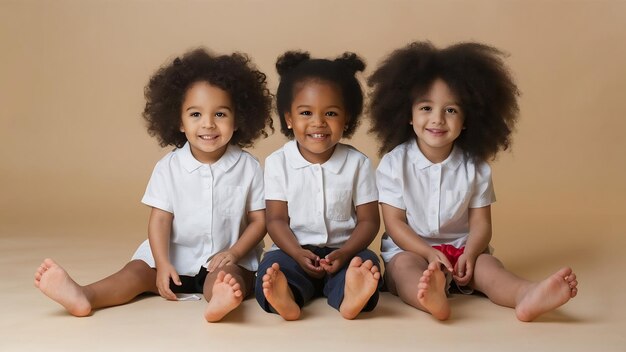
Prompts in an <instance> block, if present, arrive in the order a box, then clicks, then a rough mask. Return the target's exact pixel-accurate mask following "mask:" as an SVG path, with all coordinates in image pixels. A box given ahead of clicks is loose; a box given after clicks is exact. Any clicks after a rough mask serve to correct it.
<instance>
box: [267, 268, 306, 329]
mask: <svg viewBox="0 0 626 352" xmlns="http://www.w3.org/2000/svg"><path fill="white" fill-rule="evenodd" d="M263 295H265V298H266V299H267V301H268V302H269V304H271V305H272V307H273V308H274V310H275V311H276V313H278V314H280V316H281V317H283V319H285V320H296V319H298V318H299V317H300V307H299V306H298V304H297V303H296V301H295V299H294V297H293V292H291V288H289V284H288V283H287V278H286V277H285V274H283V273H282V272H281V271H280V266H279V265H278V263H274V264H272V266H271V267H269V268H267V271H266V272H265V275H263Z"/></svg>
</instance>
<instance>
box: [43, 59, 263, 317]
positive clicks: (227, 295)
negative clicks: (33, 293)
mask: <svg viewBox="0 0 626 352" xmlns="http://www.w3.org/2000/svg"><path fill="white" fill-rule="evenodd" d="M145 95H146V106H145V109H144V113H143V116H144V118H145V119H146V121H147V125H148V132H149V133H150V134H151V135H153V136H157V138H158V140H159V143H160V145H161V146H163V147H165V146H169V145H172V146H175V147H176V149H175V150H173V151H172V152H170V153H168V154H167V155H166V156H165V157H163V158H162V159H161V160H160V161H159V162H158V163H157V165H156V167H155V168H154V171H153V173H152V177H151V178H150V181H149V183H148V187H147V189H146V193H145V195H144V197H143V199H142V202H143V203H144V204H146V205H148V206H150V207H151V208H152V210H151V213H150V220H149V222H148V240H146V241H145V242H144V243H143V244H141V246H139V248H138V249H137V251H136V252H135V254H134V255H133V257H132V259H131V261H130V262H129V263H128V264H126V266H124V267H123V268H122V269H121V270H120V271H118V272H116V273H114V274H112V275H111V276H108V277H106V278H104V279H102V280H100V281H97V282H94V283H92V284H89V285H86V286H81V285H79V284H77V283H76V282H75V281H74V280H72V278H71V277H70V276H69V275H68V274H67V272H66V271H65V270H64V269H63V268H62V267H61V266H59V265H58V264H57V263H55V262H54V261H53V260H51V259H45V260H44V261H43V263H42V264H41V266H40V267H39V268H38V269H37V271H36V272H35V286H37V287H38V288H39V289H40V290H41V291H42V292H43V293H44V294H46V295H47V296H48V297H50V298H51V299H52V300H54V301H56V302H58V303H59V304H61V305H62V306H63V307H64V308H65V309H66V310H67V311H68V312H69V313H70V314H72V315H75V316H86V315H89V314H90V313H91V311H92V310H94V309H98V308H103V307H110V306H116V305H120V304H124V303H127V302H130V301H131V300H132V299H133V298H135V297H136V296H137V295H139V294H141V293H144V292H151V293H155V294H160V295H161V296H163V297H164V298H166V299H168V300H176V299H177V297H176V294H177V293H194V292H199V293H203V294H204V297H205V298H206V300H207V301H208V305H207V307H206V310H205V312H204V316H205V318H206V320H207V321H210V322H214V321H219V320H221V319H222V318H223V317H224V316H225V315H226V314H228V313H229V312H230V311H232V310H233V309H235V308H236V307H237V306H238V305H239V304H240V303H241V301H242V300H243V298H244V297H246V295H248V294H249V293H250V292H251V291H252V284H253V280H254V271H255V270H256V269H257V266H258V259H259V257H260V250H261V249H262V247H260V245H259V243H260V241H261V239H262V238H263V236H264V235H265V233H266V230H265V201H264V196H263V194H264V192H263V172H262V169H261V167H260V165H259V162H258V161H257V160H256V159H255V158H254V157H253V156H251V155H250V154H248V153H247V152H245V151H242V149H241V147H248V146H251V145H252V143H253V142H254V140H256V139H257V138H258V137H260V136H267V133H266V132H265V128H266V126H268V125H269V127H270V128H272V124H271V118H270V111H271V95H270V94H269V92H268V90H267V88H266V81H265V75H264V74H263V73H261V72H259V71H257V70H256V69H255V68H254V66H253V65H252V64H251V62H250V60H249V59H248V58H247V57H246V56H245V55H242V54H237V53H235V54H232V55H221V56H215V55H212V54H209V53H207V52H206V51H204V50H202V49H197V50H194V51H191V52H188V53H186V54H185V55H184V56H183V57H182V58H176V59H175V60H174V61H173V62H171V63H170V64H168V65H166V66H164V67H162V68H160V69H159V70H158V71H157V72H156V73H155V74H154V75H153V76H152V77H151V79H150V81H149V83H148V85H147V86H146V89H145ZM272 129H273V128H272Z"/></svg>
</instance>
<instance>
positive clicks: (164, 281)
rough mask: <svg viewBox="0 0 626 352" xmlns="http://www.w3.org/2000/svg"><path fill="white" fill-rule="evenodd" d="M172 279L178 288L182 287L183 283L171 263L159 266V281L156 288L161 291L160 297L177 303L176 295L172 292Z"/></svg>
mask: <svg viewBox="0 0 626 352" xmlns="http://www.w3.org/2000/svg"><path fill="white" fill-rule="evenodd" d="M170 278H171V279H172V281H174V284H175V285H176V286H180V285H182V284H183V283H182V282H180V278H179V277H178V273H177V272H176V268H174V266H173V265H172V264H170V263H167V264H164V265H158V266H157V280H156V286H157V288H158V289H159V295H161V297H163V298H165V299H168V300H170V301H175V300H176V299H177V298H176V295H175V294H174V292H172V290H170Z"/></svg>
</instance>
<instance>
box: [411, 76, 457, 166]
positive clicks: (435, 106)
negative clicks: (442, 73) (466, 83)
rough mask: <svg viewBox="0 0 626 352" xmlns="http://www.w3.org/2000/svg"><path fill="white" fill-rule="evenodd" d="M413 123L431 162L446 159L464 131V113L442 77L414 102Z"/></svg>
mask: <svg viewBox="0 0 626 352" xmlns="http://www.w3.org/2000/svg"><path fill="white" fill-rule="evenodd" d="M412 114H413V117H412V119H411V124H412V125H413V130H414V131H415V134H416V135H417V145H418V146H419V148H420V150H421V151H422V153H423V154H424V156H426V158H428V159H429V160H430V161H431V162H434V163H439V162H442V161H444V160H445V159H446V158H447V157H448V156H449V155H450V153H451V152H452V147H453V145H454V140H456V139H457V138H458V137H459V135H460V134H461V131H462V130H463V122H464V120H465V119H464V116H463V112H462V111H461V107H460V104H459V101H458V99H457V98H456V96H455V95H454V94H453V93H452V91H450V88H449V87H448V85H447V84H446V83H445V82H444V81H443V80H441V79H439V78H438V79H437V80H435V81H434V82H433V84H432V86H431V87H430V89H429V90H428V92H427V93H426V94H424V95H422V96H419V97H417V98H416V99H415V101H414V102H413V109H412Z"/></svg>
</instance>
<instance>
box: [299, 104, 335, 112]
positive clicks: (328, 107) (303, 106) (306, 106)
mask: <svg viewBox="0 0 626 352" xmlns="http://www.w3.org/2000/svg"><path fill="white" fill-rule="evenodd" d="M301 108H308V109H310V108H311V105H298V106H296V109H301ZM330 108H335V109H337V110H342V111H343V108H341V107H340V106H339V105H330V106H327V107H325V109H330Z"/></svg>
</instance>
